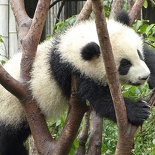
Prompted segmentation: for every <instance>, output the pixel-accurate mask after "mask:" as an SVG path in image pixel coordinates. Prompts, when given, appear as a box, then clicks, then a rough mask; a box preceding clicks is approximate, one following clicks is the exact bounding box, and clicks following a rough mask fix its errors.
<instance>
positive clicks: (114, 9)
mask: <svg viewBox="0 0 155 155" xmlns="http://www.w3.org/2000/svg"><path fill="white" fill-rule="evenodd" d="M123 6H124V0H113V3H112V6H111V12H110V17H109V18H111V19H112V18H115V16H116V15H117V14H118V12H119V11H121V10H122V8H123Z"/></svg>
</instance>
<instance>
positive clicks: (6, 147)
mask: <svg viewBox="0 0 155 155" xmlns="http://www.w3.org/2000/svg"><path fill="white" fill-rule="evenodd" d="M29 135H30V129H29V127H28V125H27V123H22V124H20V125H19V126H18V127H17V126H16V127H13V126H11V125H5V124H3V123H1V124H0V155H28V152H27V150H26V148H25V146H24V142H25V140H26V139H27V138H28V136H29Z"/></svg>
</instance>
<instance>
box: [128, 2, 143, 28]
mask: <svg viewBox="0 0 155 155" xmlns="http://www.w3.org/2000/svg"><path fill="white" fill-rule="evenodd" d="M143 3H144V0H136V2H135V3H134V5H133V7H132V8H131V10H130V12H129V18H130V25H131V26H132V25H133V23H134V21H135V19H137V17H139V14H140V11H141V8H142V6H143Z"/></svg>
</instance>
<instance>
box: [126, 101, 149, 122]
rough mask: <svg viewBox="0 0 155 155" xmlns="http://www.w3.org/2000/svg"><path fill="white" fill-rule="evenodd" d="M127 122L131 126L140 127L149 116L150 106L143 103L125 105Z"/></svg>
mask: <svg viewBox="0 0 155 155" xmlns="http://www.w3.org/2000/svg"><path fill="white" fill-rule="evenodd" d="M126 109H127V116H128V121H129V122H130V123H131V124H133V125H142V124H143V122H144V121H145V120H146V119H147V118H148V117H149V115H150V106H149V105H148V103H147V102H145V101H141V100H140V101H138V102H128V104H126Z"/></svg>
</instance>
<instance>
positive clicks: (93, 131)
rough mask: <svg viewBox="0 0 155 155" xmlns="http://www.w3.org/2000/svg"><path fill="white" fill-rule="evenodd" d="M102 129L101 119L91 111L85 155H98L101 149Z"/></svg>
mask: <svg viewBox="0 0 155 155" xmlns="http://www.w3.org/2000/svg"><path fill="white" fill-rule="evenodd" d="M102 127H103V118H100V117H98V116H97V115H96V112H95V111H93V110H92V111H91V122H90V140H89V146H88V152H87V153H86V154H87V155H100V154H101V147H102Z"/></svg>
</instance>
